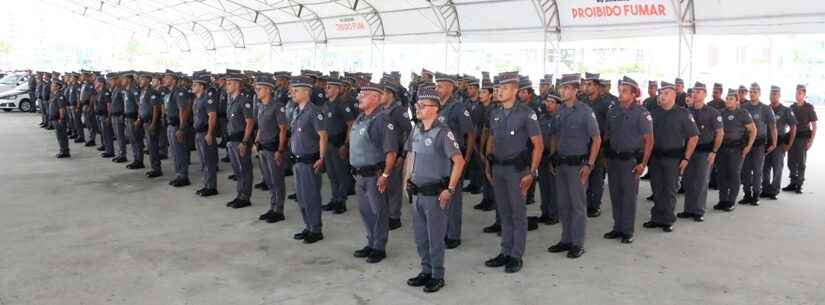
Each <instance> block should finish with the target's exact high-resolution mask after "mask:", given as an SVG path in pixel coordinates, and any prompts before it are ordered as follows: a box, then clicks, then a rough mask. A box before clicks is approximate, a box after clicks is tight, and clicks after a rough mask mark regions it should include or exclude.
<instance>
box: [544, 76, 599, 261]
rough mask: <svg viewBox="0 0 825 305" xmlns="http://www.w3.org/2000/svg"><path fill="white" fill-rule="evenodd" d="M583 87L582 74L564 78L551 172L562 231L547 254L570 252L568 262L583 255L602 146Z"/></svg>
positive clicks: (597, 127) (597, 124)
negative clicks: (592, 179) (581, 91)
mask: <svg viewBox="0 0 825 305" xmlns="http://www.w3.org/2000/svg"><path fill="white" fill-rule="evenodd" d="M580 84H581V78H580V76H579V74H566V75H564V76H562V79H561V90H559V93H560V94H561V98H562V101H563V102H564V104H562V105H561V107H560V109H559V110H558V112H559V114H558V125H557V126H558V130H557V131H556V132H555V134H554V136H553V137H554V139H553V141H554V143H555V144H556V145H555V147H556V150H555V155H556V157H555V158H554V159H553V162H552V166H553V168H552V169H551V170H553V171H556V172H557V174H556V190H558V193H557V195H556V196H557V198H558V204H559V220H560V221H561V225H562V231H561V240H560V241H559V242H558V243H557V244H555V245H553V246H551V247H550V248H548V251H550V252H551V253H559V252H567V257H569V258H578V257H580V256H582V255H583V254H584V235H585V229H586V221H587V217H586V209H587V185H588V181H589V179H590V173H591V171H592V170H593V168H594V166H595V164H596V159H597V158H598V155H599V151H600V149H601V144H602V143H601V142H602V137H601V132H600V130H599V123H598V122H597V119H596V114H595V112H593V109H592V108H590V107H589V106H587V105H586V104H585V103H583V102H580V101H579V99H578V97H577V93H578V91H579V86H580Z"/></svg>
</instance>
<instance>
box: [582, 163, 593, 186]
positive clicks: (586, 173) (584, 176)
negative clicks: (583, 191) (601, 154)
mask: <svg viewBox="0 0 825 305" xmlns="http://www.w3.org/2000/svg"><path fill="white" fill-rule="evenodd" d="M592 170H593V168H592V167H591V165H585V166H582V169H581V170H579V179H580V180H581V183H582V184H586V183H587V177H590V171H592Z"/></svg>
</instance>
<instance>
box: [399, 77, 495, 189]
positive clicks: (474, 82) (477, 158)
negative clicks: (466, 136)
mask: <svg viewBox="0 0 825 305" xmlns="http://www.w3.org/2000/svg"><path fill="white" fill-rule="evenodd" d="M465 81H466V84H467V87H466V94H467V97H466V98H465V99H464V101H465V103H466V105H465V107H466V108H467V110H469V111H470V119H472V121H473V124H475V126H476V130H478V131H480V130H482V122H483V121H484V115H485V113H484V106H483V105H482V104H481V102H480V101H479V92H480V91H479V89H480V87H479V80H478V79H476V78H475V77H472V76H467V77H466V78H465ZM405 113H406V112H405ZM467 179H468V180H470V184H469V185H467V186H466V187H464V189H462V191H464V192H469V193H471V194H479V193H481V192H482V191H483V190H484V188H483V186H484V179H485V178H484V168H483V162H482V161H481V154H479V149H478V147H476V148H475V149H473V156H472V159H470V160H469V164H468V165H467Z"/></svg>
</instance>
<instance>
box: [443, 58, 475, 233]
mask: <svg viewBox="0 0 825 305" xmlns="http://www.w3.org/2000/svg"><path fill="white" fill-rule="evenodd" d="M436 83H437V84H436V91H438V94H440V95H441V104H442V105H441V109H440V110H439V115H438V120H439V121H441V123H446V124H447V126H448V127H449V128H450V130H451V131H452V132H453V133H454V134H455V136H456V141H457V142H458V145H459V147H461V150H462V152H463V153H464V160H470V156H472V152H473V149H474V147H475V143H476V130H475V126H473V120H472V118H470V111H469V110H467V108H466V107H465V106H464V103H461V102H460V101H458V100H457V98H456V97H455V88H456V86H457V85H458V84H457V80H456V77H455V76H454V75H447V74H443V73H437V74H436ZM461 197H462V195H461V192H458V193H456V194H454V195H453V196H451V197H450V200H451V202H450V204H449V208H450V211H449V215H450V216H449V219H450V220H449V221H448V222H447V240H446V244H447V249H454V248H457V247H458V246H460V245H461V218H462V213H463V210H462V199H461Z"/></svg>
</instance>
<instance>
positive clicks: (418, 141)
mask: <svg viewBox="0 0 825 305" xmlns="http://www.w3.org/2000/svg"><path fill="white" fill-rule="evenodd" d="M406 146H407V151H408V152H412V153H413V154H412V156H411V157H410V158H412V159H411V160H412V171H411V173H410V180H412V182H413V183H415V184H416V185H419V186H420V185H425V184H430V183H437V182H440V180H441V179H443V178H445V177H449V176H450V172H451V171H452V157H453V156H455V155H460V154H461V150H460V149H459V145H458V142H457V141H456V138H455V134H453V133H452V131H450V129H449V128H448V127H447V126H446V125H445V124H443V123H439V122H438V121H436V122H435V123H434V124H433V126H431V128H430V129H427V130H425V129H424V125H423V124H417V125H416V126H415V128H413V130H412V133H411V134H410V137H409V139H408V140H407V144H406Z"/></svg>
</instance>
